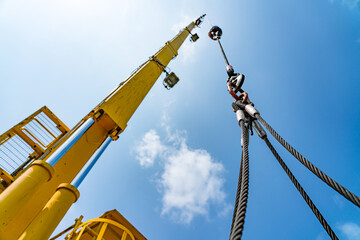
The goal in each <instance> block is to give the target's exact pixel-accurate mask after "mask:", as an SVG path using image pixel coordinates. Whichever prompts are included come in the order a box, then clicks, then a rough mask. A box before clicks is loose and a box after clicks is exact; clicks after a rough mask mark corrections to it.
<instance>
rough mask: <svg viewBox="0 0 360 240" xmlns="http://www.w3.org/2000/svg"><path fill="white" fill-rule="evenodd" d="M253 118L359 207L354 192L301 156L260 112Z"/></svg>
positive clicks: (313, 171)
mask: <svg viewBox="0 0 360 240" xmlns="http://www.w3.org/2000/svg"><path fill="white" fill-rule="evenodd" d="M255 118H257V119H258V120H259V121H260V122H261V124H262V125H264V126H265V127H266V128H267V130H268V131H269V132H270V133H271V135H273V136H274V138H275V139H276V140H277V141H278V142H279V143H280V144H281V145H283V147H285V148H286V149H287V150H288V151H289V152H290V153H291V154H292V155H293V156H294V157H295V158H296V159H298V160H299V161H300V162H301V163H302V164H303V165H304V166H305V167H307V168H308V169H309V170H310V171H311V172H312V173H314V174H315V175H316V176H317V177H318V178H320V179H321V180H323V181H324V182H325V183H326V184H327V185H329V186H330V187H332V188H333V189H334V190H335V191H337V192H338V193H340V194H341V195H342V196H344V197H345V198H346V199H348V200H349V201H350V202H352V203H353V204H355V205H356V206H358V207H360V198H359V197H358V196H356V195H355V194H354V193H352V192H350V191H349V190H347V189H346V188H345V187H343V186H342V185H340V184H339V183H337V182H336V181H335V180H334V179H332V178H331V177H329V176H328V175H326V174H325V173H324V172H322V171H321V170H320V169H319V168H317V167H316V166H315V165H314V164H312V163H311V162H310V161H309V160H307V159H306V158H305V157H304V156H302V155H301V154H300V153H299V152H298V151H296V150H295V149H294V148H293V147H292V146H291V145H290V144H289V143H288V142H286V141H285V140H284V139H283V138H282V137H281V136H280V135H279V134H278V133H277V132H276V131H275V130H274V129H273V128H272V127H271V126H270V125H269V124H268V123H267V122H266V121H265V120H264V119H263V118H262V117H261V116H260V114H258V113H257V114H255Z"/></svg>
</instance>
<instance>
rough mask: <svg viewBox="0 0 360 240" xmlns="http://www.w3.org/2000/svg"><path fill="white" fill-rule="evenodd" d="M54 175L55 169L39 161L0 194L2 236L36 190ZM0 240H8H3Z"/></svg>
mask: <svg viewBox="0 0 360 240" xmlns="http://www.w3.org/2000/svg"><path fill="white" fill-rule="evenodd" d="M53 174H54V170H53V168H52V167H51V166H50V165H49V164H47V163H46V162H43V161H40V160H37V161H35V162H34V163H33V164H32V165H31V166H30V168H29V169H28V170H27V171H26V172H25V173H24V174H23V175H21V176H20V177H19V178H18V179H17V181H15V182H14V183H13V184H11V185H10V186H9V187H8V188H6V189H5V191H4V192H2V193H1V194H0V202H1V204H0V236H2V233H3V232H5V231H6V229H7V227H8V224H9V223H10V222H11V221H12V220H13V218H14V217H15V216H16V215H17V213H19V211H20V210H21V207H22V206H24V205H25V204H26V203H27V202H28V200H29V198H31V196H32V195H33V193H34V192H35V191H36V189H38V188H40V187H41V186H42V185H43V184H44V183H45V182H46V181H48V180H50V179H51V177H52V176H53ZM0 239H8V238H5V237H4V238H2V237H0Z"/></svg>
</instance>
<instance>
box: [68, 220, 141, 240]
mask: <svg viewBox="0 0 360 240" xmlns="http://www.w3.org/2000/svg"><path fill="white" fill-rule="evenodd" d="M76 225H77V224H76ZM76 225H75V227H74V229H73V230H72V231H71V232H70V233H68V234H67V235H66V237H65V239H66V240H82V239H94V240H115V239H116V240H135V237H134V235H133V234H132V233H131V232H130V230H129V229H128V228H126V227H125V226H123V225H121V224H120V223H118V222H116V221H114V220H110V219H106V218H95V219H91V220H89V221H86V222H84V223H82V224H80V225H78V227H77V226H76Z"/></svg>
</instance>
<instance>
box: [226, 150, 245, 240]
mask: <svg viewBox="0 0 360 240" xmlns="http://www.w3.org/2000/svg"><path fill="white" fill-rule="evenodd" d="M242 166H243V155H242V153H241V162H240V169H239V178H238V185H237V191H236V197H235V204H234V212H233V218H232V221H231V228H230V237H229V239H230V238H231V234H232V231H233V228H234V224H235V219H236V213H237V209H238V205H239V199H240V191H241V176H242Z"/></svg>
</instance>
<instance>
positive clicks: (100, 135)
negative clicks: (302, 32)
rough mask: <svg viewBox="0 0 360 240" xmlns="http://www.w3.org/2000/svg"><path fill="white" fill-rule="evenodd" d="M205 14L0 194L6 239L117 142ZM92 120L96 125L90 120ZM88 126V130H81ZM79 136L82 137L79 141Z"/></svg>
mask: <svg viewBox="0 0 360 240" xmlns="http://www.w3.org/2000/svg"><path fill="white" fill-rule="evenodd" d="M203 17H204V16H201V17H200V18H199V19H197V20H196V21H194V22H192V23H190V24H189V25H188V26H187V27H186V28H184V29H183V30H182V31H180V33H179V34H178V35H176V36H175V37H174V38H173V39H172V40H171V41H168V42H166V44H165V46H164V47H163V48H161V49H160V50H159V51H158V52H157V53H155V55H153V56H152V57H151V58H150V59H149V60H148V61H146V62H145V63H144V64H143V65H142V66H141V67H140V68H139V69H138V70H136V71H135V72H134V73H133V74H132V75H131V76H129V77H128V78H127V79H126V80H125V81H124V82H122V83H121V84H120V85H119V86H118V87H117V88H116V89H115V90H113V91H112V92H111V93H110V94H109V95H108V96H107V97H106V98H105V99H104V100H103V101H102V102H101V103H100V104H99V105H98V106H97V107H96V108H94V110H92V111H91V112H90V113H89V114H88V115H87V116H85V117H84V118H83V119H82V120H81V121H80V122H79V123H78V124H77V125H76V126H75V127H74V128H73V129H72V130H71V131H70V132H69V133H68V134H67V135H65V136H64V137H63V139H61V140H59V142H58V143H57V144H56V146H54V147H53V148H51V149H49V151H48V152H46V154H44V155H43V156H41V157H40V159H39V161H38V162H37V165H34V166H32V165H31V166H30V167H29V168H28V170H26V171H25V172H24V173H23V174H22V175H21V176H20V177H19V178H17V179H16V180H15V181H14V182H13V183H12V184H11V185H10V186H9V187H8V188H6V189H5V190H4V192H2V193H1V194H0V239H7V240H12V239H18V237H19V236H20V235H21V234H22V233H23V232H24V231H25V230H26V229H27V226H29V225H30V224H31V223H32V222H33V221H34V219H36V218H37V216H38V215H39V213H40V212H44V210H43V211H42V209H43V208H44V206H45V205H46V204H47V203H48V201H49V199H50V198H52V195H53V194H54V192H55V191H56V189H57V188H58V187H59V185H60V184H63V183H71V182H72V180H73V179H74V178H75V177H76V176H77V175H78V173H79V172H80V171H81V169H82V168H83V167H84V165H85V164H86V163H87V162H88V160H89V159H90V158H91V156H92V155H93V154H94V153H95V152H96V150H97V149H98V148H99V147H100V146H101V145H102V143H103V142H104V141H105V139H107V137H108V136H110V137H111V138H113V139H114V140H116V139H117V138H118V135H119V134H120V133H121V132H122V131H124V129H125V128H126V126H127V123H128V121H129V119H130V118H131V116H132V115H133V114H134V112H135V111H136V109H137V108H138V107H139V105H140V103H141V102H142V101H143V99H144V98H145V96H146V95H147V93H148V92H149V91H150V89H151V87H152V86H153V85H154V83H155V82H156V80H157V79H158V78H159V76H160V75H161V73H162V72H163V71H164V69H165V68H166V66H167V65H168V63H169V62H170V61H171V59H173V58H174V57H175V56H177V55H178V49H179V48H180V46H181V45H182V44H183V42H184V41H185V39H186V38H187V36H188V35H189V34H190V33H191V30H192V29H193V28H194V27H195V26H198V25H199V24H200V23H201V19H202V18H203ZM89 121H91V123H90V124H87V123H88V122H89ZM86 124H87V126H86V129H85V130H84V131H81V129H83V128H84V125H86ZM74 136H76V137H74ZM74 138H76V141H73V139H74ZM64 146H66V147H64ZM64 149H65V150H64ZM39 164H40V165H39ZM34 169H35V170H36V171H34ZM37 172H39V173H41V174H39V173H37ZM49 174H50V175H49ZM40 175H41V177H39V176H40ZM9 210H11V211H10V212H9ZM41 222H42V224H43V227H44V228H47V227H49V224H50V223H48V222H46V221H41ZM51 224H53V225H54V223H51ZM36 227H38V226H36ZM24 239H26V238H24Z"/></svg>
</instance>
